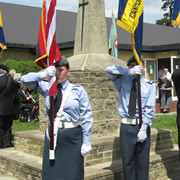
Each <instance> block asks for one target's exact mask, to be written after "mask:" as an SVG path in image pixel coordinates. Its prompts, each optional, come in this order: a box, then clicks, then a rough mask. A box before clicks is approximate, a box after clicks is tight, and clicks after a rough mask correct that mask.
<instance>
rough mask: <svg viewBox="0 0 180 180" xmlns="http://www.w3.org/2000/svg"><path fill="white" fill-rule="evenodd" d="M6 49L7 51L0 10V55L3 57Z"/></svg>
mask: <svg viewBox="0 0 180 180" xmlns="http://www.w3.org/2000/svg"><path fill="white" fill-rule="evenodd" d="M5 49H7V47H6V41H5V37H4V31H3V23H2V16H1V10H0V55H2V53H3V51H4V50H5Z"/></svg>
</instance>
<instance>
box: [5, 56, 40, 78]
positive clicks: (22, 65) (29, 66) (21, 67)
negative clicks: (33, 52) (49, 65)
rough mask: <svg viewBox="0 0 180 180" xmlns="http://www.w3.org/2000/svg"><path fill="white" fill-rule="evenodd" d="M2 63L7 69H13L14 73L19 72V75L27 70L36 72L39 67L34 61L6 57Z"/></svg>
mask: <svg viewBox="0 0 180 180" xmlns="http://www.w3.org/2000/svg"><path fill="white" fill-rule="evenodd" d="M2 64H4V65H6V66H7V67H8V68H9V70H11V69H15V70H16V73H21V75H24V74H27V73H28V72H38V71H39V70H40V68H38V67H37V66H36V65H35V63H34V61H32V60H29V61H16V60H12V59H8V60H6V61H4V62H2Z"/></svg>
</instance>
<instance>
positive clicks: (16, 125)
mask: <svg viewBox="0 0 180 180" xmlns="http://www.w3.org/2000/svg"><path fill="white" fill-rule="evenodd" d="M39 128H40V127H39V122H34V123H32V122H20V121H19V120H14V121H13V127H12V133H14V132H17V131H28V130H35V129H39Z"/></svg>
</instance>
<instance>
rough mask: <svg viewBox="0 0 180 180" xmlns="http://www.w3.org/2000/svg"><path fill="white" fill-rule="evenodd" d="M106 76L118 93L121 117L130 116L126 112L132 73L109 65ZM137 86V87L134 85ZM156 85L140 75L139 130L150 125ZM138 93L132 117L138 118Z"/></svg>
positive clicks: (153, 112) (153, 111)
mask: <svg viewBox="0 0 180 180" xmlns="http://www.w3.org/2000/svg"><path fill="white" fill-rule="evenodd" d="M106 72H107V74H108V76H109V77H110V78H111V80H112V81H113V83H114V86H115V88H116V89H117V91H118V92H119V94H120V99H119V106H118V112H119V115H120V117H122V118H132V117H130V116H129V114H128V107H129V97H130V91H131V87H132V79H133V78H134V77H133V76H132V75H129V69H127V68H123V67H121V66H115V65H113V66H110V67H108V68H107V69H106ZM136 88H137V87H136ZM155 103H156V86H155V84H153V83H152V82H151V81H148V80H147V79H145V78H143V77H142V76H141V104H142V120H143V123H142V126H141V130H146V129H147V127H148V126H151V124H152V120H153V119H154V114H155ZM138 109H139V108H138V95H137V96H136V114H135V115H134V117H133V118H139V112H138Z"/></svg>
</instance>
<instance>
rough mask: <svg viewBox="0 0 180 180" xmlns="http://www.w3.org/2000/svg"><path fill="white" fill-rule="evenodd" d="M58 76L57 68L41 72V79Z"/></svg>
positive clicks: (52, 67) (48, 68) (51, 67)
mask: <svg viewBox="0 0 180 180" xmlns="http://www.w3.org/2000/svg"><path fill="white" fill-rule="evenodd" d="M55 74H56V68H55V67H54V66H49V67H47V68H46V69H45V70H44V71H42V72H41V78H42V79H44V78H47V77H51V76H55Z"/></svg>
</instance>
